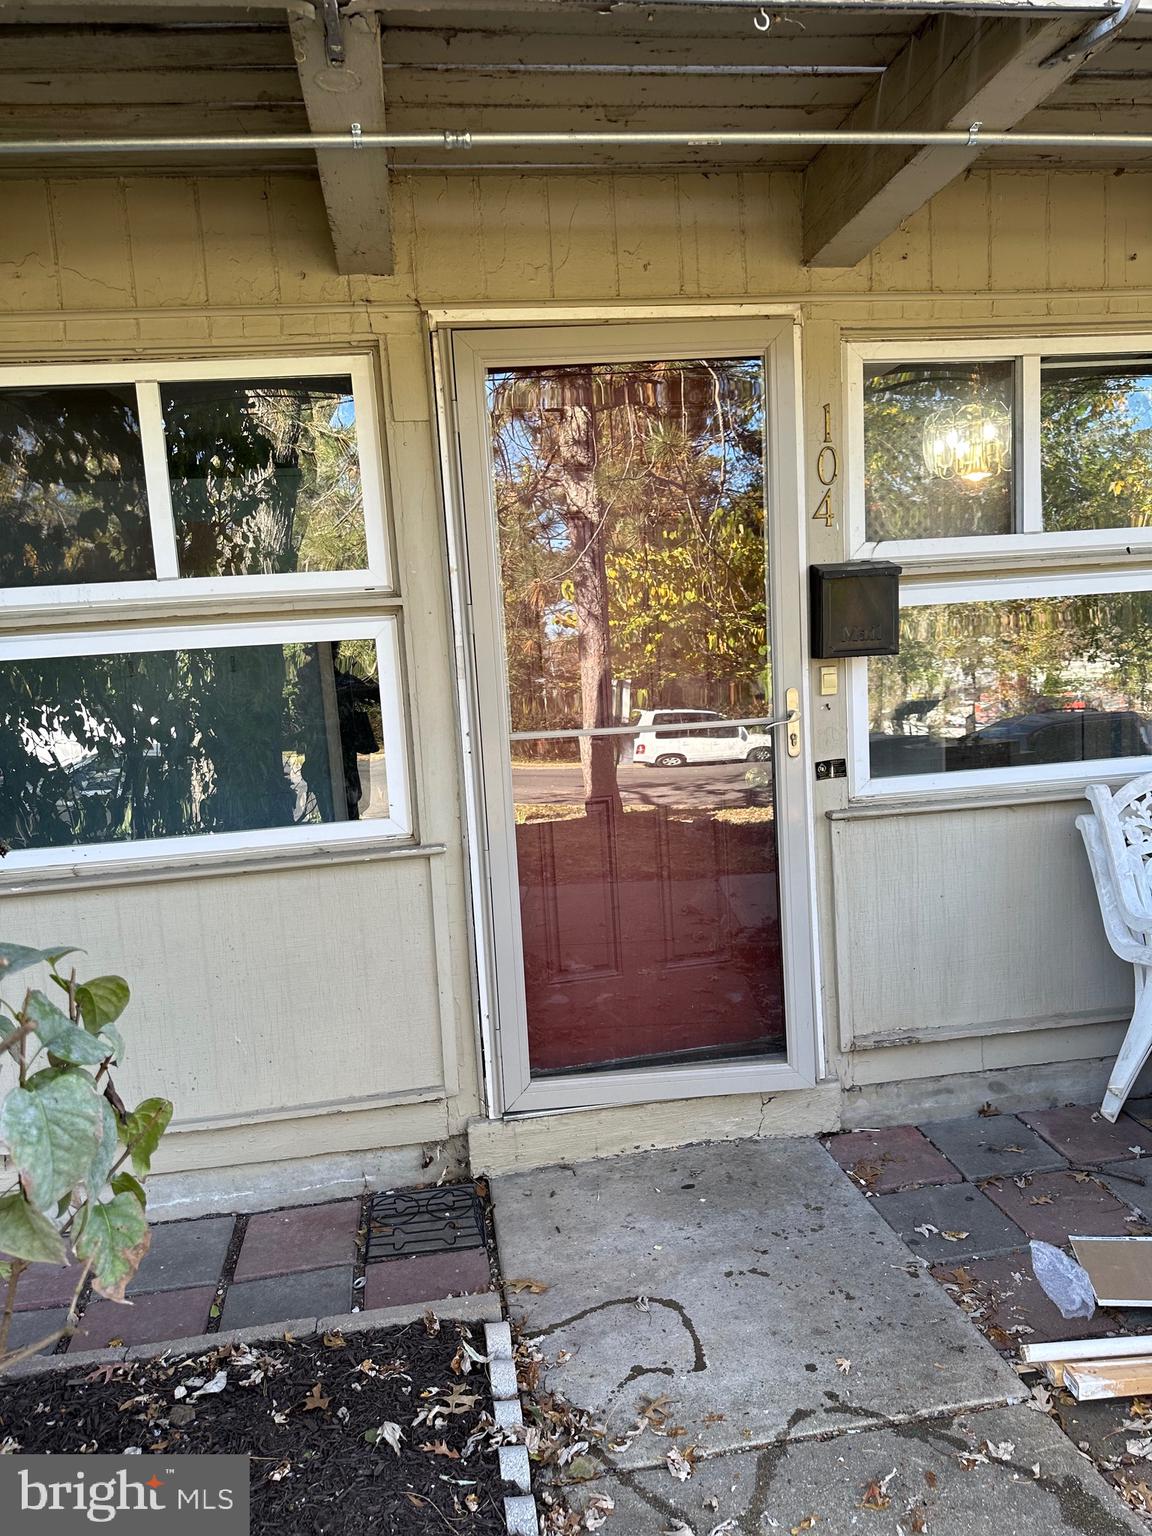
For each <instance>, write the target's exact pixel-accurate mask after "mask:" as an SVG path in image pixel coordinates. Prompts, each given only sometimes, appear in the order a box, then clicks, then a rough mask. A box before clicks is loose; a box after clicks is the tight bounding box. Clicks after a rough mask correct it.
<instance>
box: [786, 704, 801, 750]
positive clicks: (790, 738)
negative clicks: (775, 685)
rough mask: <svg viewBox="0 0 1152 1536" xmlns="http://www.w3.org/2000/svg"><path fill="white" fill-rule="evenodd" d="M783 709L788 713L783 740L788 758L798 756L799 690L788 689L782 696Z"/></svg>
mask: <svg viewBox="0 0 1152 1536" xmlns="http://www.w3.org/2000/svg"><path fill="white" fill-rule="evenodd" d="M784 708H785V709H786V710H787V711H788V714H787V715H786V717H785V719H786V722H787V726H788V733H787V736H786V737H785V740H786V741H787V743H788V756H789V757H799V756H800V690H799V688H789V689H788V691H787V692H786V693H785V695H784Z"/></svg>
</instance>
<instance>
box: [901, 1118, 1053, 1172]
mask: <svg viewBox="0 0 1152 1536" xmlns="http://www.w3.org/2000/svg"><path fill="white" fill-rule="evenodd" d="M920 1129H921V1130H922V1131H923V1132H924V1135H925V1136H927V1138H928V1140H929V1141H930V1142H932V1144H933V1146H935V1147H938V1148H939V1149H940V1151H941V1152H943V1154H944V1156H945V1157H946V1158H947V1159H948V1161H949V1162H950V1163H954V1164H955V1165H956V1167H957V1168H959V1170H960V1172H961V1173H962V1174H963V1175H964V1177H965V1178H967V1179H987V1178H991V1177H992V1175H993V1174H997V1173H1009V1174H1012V1173H1038V1172H1041V1171H1043V1170H1046V1169H1055V1168H1066V1167H1067V1166H1068V1165H1067V1160H1066V1159H1065V1158H1063V1157H1061V1155H1060V1153H1059V1152H1057V1151H1055V1150H1054V1148H1052V1147H1050V1146H1049V1145H1048V1143H1047V1142H1046V1141H1045V1140H1044V1139H1043V1137H1041V1136H1037V1134H1036V1132H1035V1131H1031V1130H1029V1129H1028V1127H1027V1126H1026V1125H1025V1124H1024V1123H1023V1122H1022V1121H1021V1120H1019V1119H1018V1118H1017V1117H1016V1116H1015V1115H988V1116H984V1115H965V1116H964V1117H963V1118H962V1119H956V1120H930V1121H926V1122H925V1123H924V1124H922V1125H921V1126H920Z"/></svg>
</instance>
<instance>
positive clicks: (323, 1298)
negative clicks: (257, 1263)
mask: <svg viewBox="0 0 1152 1536" xmlns="http://www.w3.org/2000/svg"><path fill="white" fill-rule="evenodd" d="M351 1310H352V1266H351V1264H342V1265H339V1266H338V1267H336V1268H332V1269H313V1270H309V1271H307V1272H305V1273H304V1274H295V1275H276V1276H273V1277H271V1278H268V1279H263V1280H244V1281H240V1282H239V1283H237V1282H233V1284H232V1285H230V1286H229V1287H228V1295H227V1296H226V1297H225V1300H224V1315H223V1317H222V1319H221V1322H220V1326H221V1328H253V1327H255V1326H256V1324H257V1323H281V1322H289V1321H290V1320H291V1319H292V1318H295V1317H327V1316H330V1315H331V1314H332V1313H334V1312H351Z"/></svg>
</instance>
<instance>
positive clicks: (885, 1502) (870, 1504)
mask: <svg viewBox="0 0 1152 1536" xmlns="http://www.w3.org/2000/svg"><path fill="white" fill-rule="evenodd" d="M895 1476H896V1468H895V1467H893V1468H892V1470H891V1472H889V1474H888V1476H887V1477H881V1478H874V1479H873V1481H872V1482H870V1483H869V1484H868V1486H867V1488H865V1490H864V1497H863V1498H862V1499H861V1500H860V1508H861V1509H871V1510H875V1511H876V1513H877V1514H879V1513H880V1512H881V1510H885V1509H888V1508H889V1506H890V1505H891V1503H892V1499H891V1496H890V1494H889V1492H888V1486H889V1484H890V1483H891V1481H892V1479H893V1478H894V1477H895Z"/></svg>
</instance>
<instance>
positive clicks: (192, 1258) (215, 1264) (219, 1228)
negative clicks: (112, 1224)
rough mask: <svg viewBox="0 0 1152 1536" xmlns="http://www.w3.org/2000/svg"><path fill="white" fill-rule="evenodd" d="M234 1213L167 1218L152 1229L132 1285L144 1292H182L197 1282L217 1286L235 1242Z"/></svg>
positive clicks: (130, 1291) (131, 1288)
mask: <svg viewBox="0 0 1152 1536" xmlns="http://www.w3.org/2000/svg"><path fill="white" fill-rule="evenodd" d="M234 1226H235V1222H234V1220H233V1218H232V1217H231V1216H201V1217H199V1218H198V1219H196V1220H195V1221H166V1222H160V1223H158V1224H157V1225H156V1226H154V1227H153V1228H152V1242H151V1243H150V1244H149V1247H148V1252H147V1253H146V1254H145V1255H144V1262H143V1263H142V1264H141V1265H140V1268H139V1269H138V1270H137V1271H136V1277H135V1279H134V1280H133V1281H132V1283H131V1285H130V1286H129V1287H128V1294H129V1295H130V1296H132V1295H135V1294H136V1293H137V1292H140V1291H178V1290H186V1289H187V1288H188V1287H190V1286H194V1285H211V1286H215V1285H216V1284H217V1283H218V1282H219V1279H220V1271H221V1269H222V1268H223V1267H224V1260H225V1258H226V1256H227V1253H228V1244H229V1243H230V1242H231V1241H232V1231H233V1228H234Z"/></svg>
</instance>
